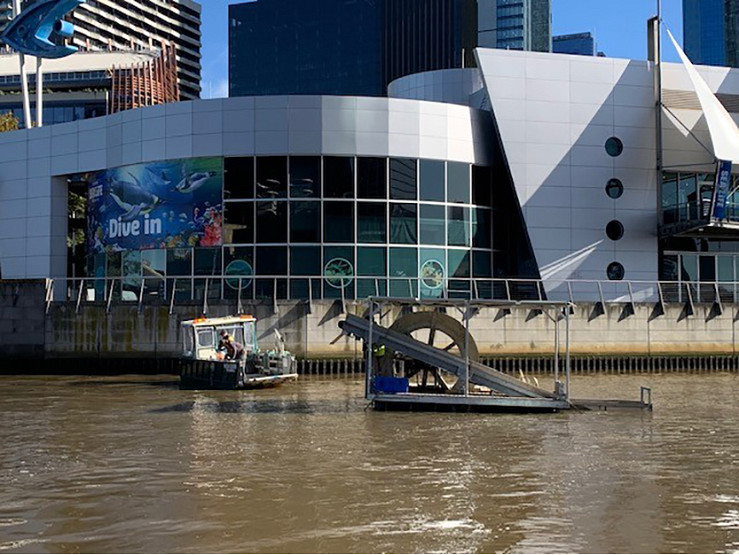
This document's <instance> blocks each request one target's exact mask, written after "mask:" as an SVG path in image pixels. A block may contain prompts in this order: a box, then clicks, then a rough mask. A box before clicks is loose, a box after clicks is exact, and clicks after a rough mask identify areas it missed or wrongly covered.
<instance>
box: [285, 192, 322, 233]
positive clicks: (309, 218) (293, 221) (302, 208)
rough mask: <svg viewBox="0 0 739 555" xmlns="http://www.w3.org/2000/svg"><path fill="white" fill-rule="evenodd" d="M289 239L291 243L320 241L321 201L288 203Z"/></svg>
mask: <svg viewBox="0 0 739 555" xmlns="http://www.w3.org/2000/svg"><path fill="white" fill-rule="evenodd" d="M290 241H291V242H293V243H320V242H321V203H320V202H317V201H313V202H310V201H309V202H295V201H294V202H291V203H290Z"/></svg>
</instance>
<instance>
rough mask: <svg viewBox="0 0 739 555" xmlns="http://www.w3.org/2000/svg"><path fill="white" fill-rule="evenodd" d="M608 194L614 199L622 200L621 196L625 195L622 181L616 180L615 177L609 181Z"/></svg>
mask: <svg viewBox="0 0 739 555" xmlns="http://www.w3.org/2000/svg"><path fill="white" fill-rule="evenodd" d="M606 194H607V195H608V196H609V197H611V198H614V199H616V198H621V195H623V194H624V184H623V183H621V180H620V179H616V178H615V177H614V178H613V179H609V180H608V184H607V185H606Z"/></svg>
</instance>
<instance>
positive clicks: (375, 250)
mask: <svg viewBox="0 0 739 555" xmlns="http://www.w3.org/2000/svg"><path fill="white" fill-rule="evenodd" d="M386 273H387V253H386V251H385V248H384V247H359V248H358V249H357V275H359V276H382V277H384V276H385V275H386ZM373 294H374V293H373Z"/></svg>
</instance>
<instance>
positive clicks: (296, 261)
mask: <svg viewBox="0 0 739 555" xmlns="http://www.w3.org/2000/svg"><path fill="white" fill-rule="evenodd" d="M290 275H292V276H320V275H321V247H292V248H291V249H290Z"/></svg>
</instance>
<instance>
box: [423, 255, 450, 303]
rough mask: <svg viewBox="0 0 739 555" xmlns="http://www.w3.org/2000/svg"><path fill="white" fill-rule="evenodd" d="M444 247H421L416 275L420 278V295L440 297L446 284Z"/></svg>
mask: <svg viewBox="0 0 739 555" xmlns="http://www.w3.org/2000/svg"><path fill="white" fill-rule="evenodd" d="M444 258H445V256H444V249H421V261H420V267H419V268H418V277H419V278H421V295H422V296H424V297H441V296H442V295H443V293H444V287H445V285H446V278H447V277H448V276H447V271H446V261H445V260H444Z"/></svg>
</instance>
